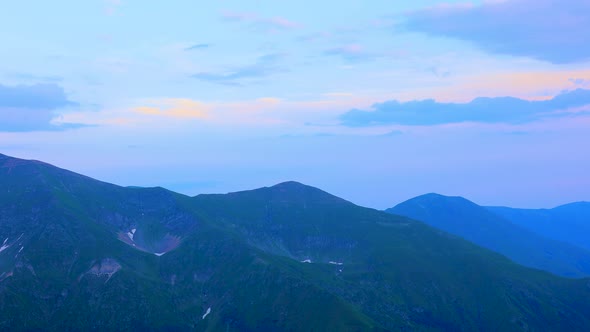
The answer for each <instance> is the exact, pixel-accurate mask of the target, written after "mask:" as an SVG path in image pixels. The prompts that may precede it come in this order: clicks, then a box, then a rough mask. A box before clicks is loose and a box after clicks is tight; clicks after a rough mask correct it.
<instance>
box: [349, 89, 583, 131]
mask: <svg viewBox="0 0 590 332" xmlns="http://www.w3.org/2000/svg"><path fill="white" fill-rule="evenodd" d="M585 105H590V90H583V89H577V90H574V91H569V92H564V93H562V94H560V95H557V96H555V97H553V98H552V99H549V100H541V101H529V100H524V99H519V98H513V97H497V98H486V97H479V98H476V99H473V100H472V101H471V102H468V103H439V102H436V101H434V100H432V99H427V100H415V101H409V102H399V101H396V100H391V101H386V102H383V103H377V104H374V105H373V106H372V107H371V110H368V111H367V110H359V109H353V110H351V111H349V112H347V113H344V114H343V115H341V117H340V120H341V122H342V124H344V125H346V126H351V127H355V126H372V125H386V124H398V125H438V124H448V123H460V122H482V123H513V124H516V123H526V122H531V121H534V120H537V119H539V118H541V117H550V116H564V115H572V114H575V113H576V112H578V113H579V111H580V109H582V110H587V108H581V107H583V106H585ZM570 110H571V111H570Z"/></svg>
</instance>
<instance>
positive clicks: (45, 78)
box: [6, 72, 63, 83]
mask: <svg viewBox="0 0 590 332" xmlns="http://www.w3.org/2000/svg"><path fill="white" fill-rule="evenodd" d="M6 76H7V77H10V78H13V79H17V80H19V81H26V82H31V81H34V82H46V83H57V82H61V81H63V77H61V76H55V75H35V74H31V73H23V72H13V73H8V74H7V75H6Z"/></svg>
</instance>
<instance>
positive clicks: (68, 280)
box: [0, 156, 590, 331]
mask: <svg viewBox="0 0 590 332" xmlns="http://www.w3.org/2000/svg"><path fill="white" fill-rule="evenodd" d="M4 239H6V241H5V242H4V243H3V244H2V247H1V248H3V249H2V250H1V251H0V329H2V330H34V329H42V330H60V331H61V330H92V329H95V330H113V329H120V330H141V331H144V330H199V331H201V330H202V331H226V330H229V331H382V330H391V331H397V330H408V331H409V330H417V331H455V330H463V331H471V330H481V331H498V330H502V331H512V330H514V331H524V330H529V331H531V330H533V331H534V330H543V331H547V330H554V331H563V330H568V331H585V330H588V327H590V318H588V317H590V303H588V301H587V298H588V296H589V295H590V282H589V280H587V279H581V280H570V279H563V278H559V277H555V276H553V275H550V274H548V273H544V272H541V271H536V270H531V269H528V268H524V267H522V266H519V265H517V264H514V263H512V262H511V261H509V260H507V259H505V258H504V257H502V256H500V255H497V254H495V253H493V252H490V251H488V250H486V249H482V248H480V247H477V246H475V245H472V244H471V243H469V242H467V241H465V240H462V239H459V238H456V237H453V236H449V235H448V234H447V233H444V232H440V231H437V230H436V229H433V228H431V227H429V226H427V225H425V224H423V223H421V222H417V221H413V220H410V219H407V218H404V217H399V216H393V215H389V214H386V213H383V212H380V211H376V210H372V209H366V208H362V207H359V206H356V205H354V204H352V203H349V202H346V201H344V200H342V199H339V198H337V197H334V196H332V195H329V194H327V193H325V192H323V191H321V190H318V189H315V188H312V187H308V186H304V185H301V184H298V183H292V182H290V183H283V184H280V185H277V186H274V187H270V188H262V189H258V190H253V191H247V192H240V193H232V194H227V195H200V196H197V197H193V198H191V197H186V196H183V195H179V194H175V193H172V192H169V191H166V190H164V189H161V188H122V187H118V186H114V185H110V184H106V183H103V182H99V181H96V180H93V179H90V178H87V177H84V176H81V175H77V174H75V173H71V172H69V171H66V170H62V169H59V168H55V167H53V166H50V165H47V164H43V163H40V162H33V161H23V160H19V159H15V158H10V157H6V156H0V241H4Z"/></svg>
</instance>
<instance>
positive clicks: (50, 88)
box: [0, 84, 79, 131]
mask: <svg viewBox="0 0 590 332" xmlns="http://www.w3.org/2000/svg"><path fill="white" fill-rule="evenodd" d="M76 105H78V104H77V103H75V102H73V101H70V100H69V99H68V98H67V96H66V94H65V92H64V90H63V88H62V87H61V86H59V85H57V84H36V85H17V86H5V85H1V84H0V119H1V120H0V131H38V130H63V129H68V128H73V127H79V125H77V124H63V125H56V124H55V123H53V120H54V119H55V118H57V117H58V116H59V114H57V113H56V110H58V109H63V108H66V107H71V106H76Z"/></svg>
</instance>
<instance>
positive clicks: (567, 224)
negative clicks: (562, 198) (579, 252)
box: [487, 202, 590, 250]
mask: <svg viewBox="0 0 590 332" xmlns="http://www.w3.org/2000/svg"><path fill="white" fill-rule="evenodd" d="M487 209H488V210H489V211H491V212H493V213H495V214H497V215H499V216H501V217H503V218H505V219H507V220H510V221H511V222H512V223H514V224H517V225H519V226H521V227H524V228H526V229H528V230H530V231H533V232H535V233H537V234H540V235H543V236H545V237H548V238H551V239H554V240H559V241H563V242H567V243H570V244H573V245H576V246H579V247H581V248H584V249H587V250H590V202H577V203H571V204H566V205H562V206H558V207H556V208H553V209H537V210H535V209H513V208H508V207H487Z"/></svg>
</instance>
